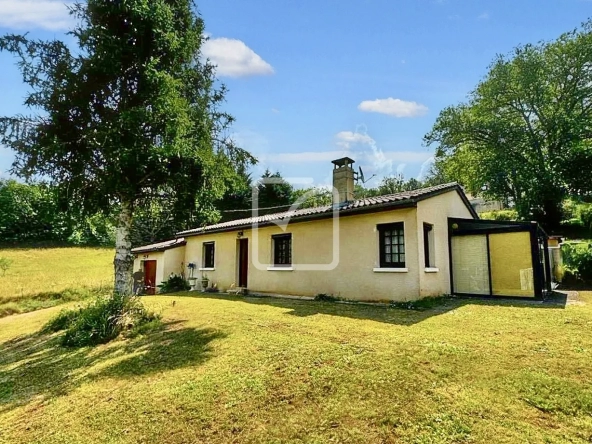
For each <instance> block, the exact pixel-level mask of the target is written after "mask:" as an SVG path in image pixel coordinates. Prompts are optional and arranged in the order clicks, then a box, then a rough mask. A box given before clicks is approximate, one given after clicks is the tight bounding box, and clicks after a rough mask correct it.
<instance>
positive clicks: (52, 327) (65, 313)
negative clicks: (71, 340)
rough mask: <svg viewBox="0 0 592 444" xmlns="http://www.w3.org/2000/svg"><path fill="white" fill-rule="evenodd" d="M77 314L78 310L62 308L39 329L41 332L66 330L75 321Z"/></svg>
mask: <svg viewBox="0 0 592 444" xmlns="http://www.w3.org/2000/svg"><path fill="white" fill-rule="evenodd" d="M78 314H79V311H76V310H62V311H60V312H59V313H58V314H57V316H55V317H53V318H52V319H50V320H49V322H48V323H47V324H45V325H44V326H43V328H42V330H41V331H42V332H43V333H57V332H58V331H63V330H66V329H68V328H70V326H71V325H72V324H74V322H76V319H77V318H78Z"/></svg>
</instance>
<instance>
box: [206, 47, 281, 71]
mask: <svg viewBox="0 0 592 444" xmlns="http://www.w3.org/2000/svg"><path fill="white" fill-rule="evenodd" d="M202 54H203V55H204V56H205V57H207V58H208V59H210V61H211V62H212V64H214V65H216V66H217V67H218V69H217V72H218V75H220V76H227V77H244V76H255V75H269V74H273V73H274V71H273V67H272V66H271V65H270V64H269V63H267V62H266V61H265V60H263V59H262V58H261V57H260V56H259V55H258V54H257V53H255V51H253V50H252V49H251V48H249V47H248V46H247V45H245V44H244V42H242V41H240V40H237V39H229V38H225V37H220V38H210V39H209V40H207V41H206V42H205V43H204V45H203V47H202Z"/></svg>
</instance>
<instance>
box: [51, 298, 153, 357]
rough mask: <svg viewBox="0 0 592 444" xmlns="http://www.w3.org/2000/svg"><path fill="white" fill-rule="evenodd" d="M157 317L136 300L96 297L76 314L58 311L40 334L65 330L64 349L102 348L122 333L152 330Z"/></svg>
mask: <svg viewBox="0 0 592 444" xmlns="http://www.w3.org/2000/svg"><path fill="white" fill-rule="evenodd" d="M159 320H160V316H159V315H157V314H155V313H152V312H150V311H148V310H147V309H146V308H145V307H144V305H143V304H142V302H141V301H140V299H139V298H137V297H129V296H122V295H119V294H115V295H113V296H108V297H99V298H98V299H97V300H96V301H95V302H93V303H91V304H89V305H87V306H86V307H82V308H79V309H78V310H70V311H62V312H60V313H59V314H58V315H57V316H56V317H55V318H53V319H52V320H50V321H49V322H48V323H47V324H46V325H45V326H44V327H43V330H44V331H46V332H56V331H61V330H65V333H64V335H63V336H62V339H61V343H62V345H64V346H67V347H85V346H88V345H97V344H103V343H106V342H109V341H111V340H112V339H115V338H116V337H117V336H119V335H120V334H121V333H122V332H124V331H134V329H136V331H137V329H141V328H142V326H143V325H145V324H150V326H151V327H154V325H155V323H158V321H159Z"/></svg>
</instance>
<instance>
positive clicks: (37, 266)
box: [0, 247, 114, 317]
mask: <svg viewBox="0 0 592 444" xmlns="http://www.w3.org/2000/svg"><path fill="white" fill-rule="evenodd" d="M113 255H114V250H113V248H76V247H65V248H11V249H0V257H6V258H8V259H11V260H12V265H11V266H10V269H9V270H8V271H7V272H6V274H5V275H2V274H0V317H3V316H7V315H10V314H14V313H23V312H27V311H32V310H37V309H39V308H46V307H51V306H54V305H57V304H60V303H63V302H66V301H69V300H70V301H71V300H80V299H83V298H85V297H87V296H89V295H95V294H98V293H102V292H108V291H110V289H111V287H112V285H113Z"/></svg>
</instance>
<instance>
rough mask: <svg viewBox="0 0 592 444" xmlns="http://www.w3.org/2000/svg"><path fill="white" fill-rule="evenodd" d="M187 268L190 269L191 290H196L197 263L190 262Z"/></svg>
mask: <svg viewBox="0 0 592 444" xmlns="http://www.w3.org/2000/svg"><path fill="white" fill-rule="evenodd" d="M187 268H188V269H189V277H188V278H187V280H188V281H189V285H191V289H192V290H195V289H196V288H195V287H196V285H197V278H196V277H195V276H194V275H193V273H194V272H195V270H196V269H197V265H196V264H195V262H189V263H188V264H187Z"/></svg>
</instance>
